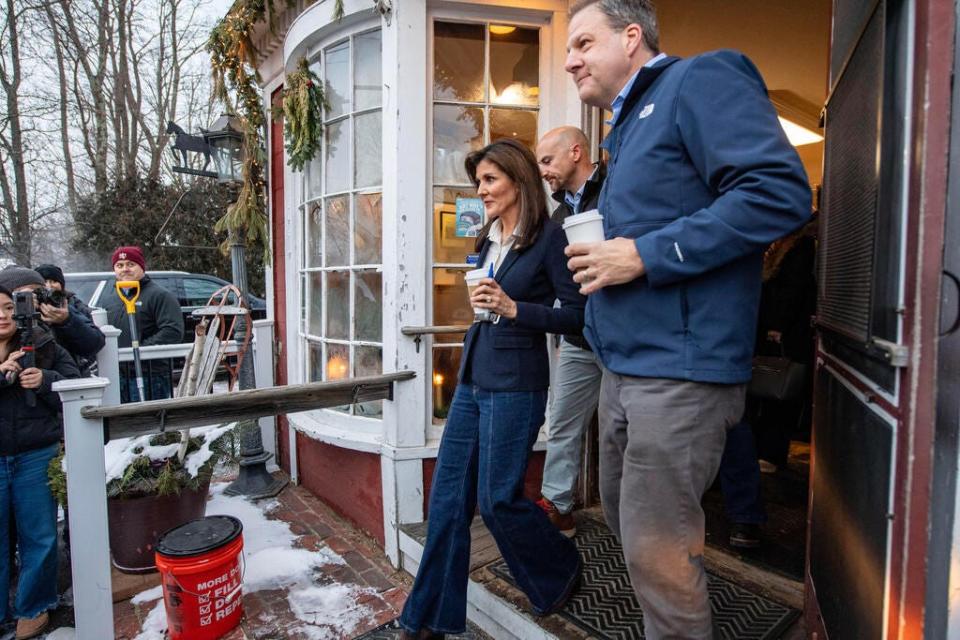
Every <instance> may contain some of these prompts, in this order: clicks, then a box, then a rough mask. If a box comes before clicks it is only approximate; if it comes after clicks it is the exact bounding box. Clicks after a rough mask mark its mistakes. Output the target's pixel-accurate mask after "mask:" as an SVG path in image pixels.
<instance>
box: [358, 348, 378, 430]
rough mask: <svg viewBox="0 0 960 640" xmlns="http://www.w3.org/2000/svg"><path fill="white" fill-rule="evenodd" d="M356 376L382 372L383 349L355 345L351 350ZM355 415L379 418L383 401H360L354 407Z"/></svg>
mask: <svg viewBox="0 0 960 640" xmlns="http://www.w3.org/2000/svg"><path fill="white" fill-rule="evenodd" d="M353 357H354V372H353V375H354V376H356V377H358V378H359V377H361V376H376V375H380V374H381V373H383V350H382V349H380V347H357V348H356V349H355V350H354V352H353ZM354 411H355V413H356V415H358V416H366V417H368V418H379V417H380V416H382V415H383V401H382V400H375V401H373V402H362V403H360V404H358V405H356V407H355V409H354Z"/></svg>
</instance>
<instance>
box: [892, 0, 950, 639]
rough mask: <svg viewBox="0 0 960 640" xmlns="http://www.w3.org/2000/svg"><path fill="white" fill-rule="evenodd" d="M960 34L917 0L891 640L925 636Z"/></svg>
mask: <svg viewBox="0 0 960 640" xmlns="http://www.w3.org/2000/svg"><path fill="white" fill-rule="evenodd" d="M953 35H954V4H953V2H950V1H948V0H925V1H921V2H917V3H916V32H915V38H916V43H917V44H916V50H915V62H914V65H913V66H914V73H915V78H914V86H913V91H914V94H913V113H914V123H913V127H914V128H913V131H911V132H910V138H909V139H910V145H911V146H910V149H911V152H912V154H911V155H912V163H911V167H910V176H909V185H910V186H909V194H908V198H909V204H908V217H907V221H908V224H907V243H906V247H907V255H906V264H907V280H906V282H905V283H904V284H905V293H906V296H905V300H906V314H905V316H904V320H905V323H904V326H905V329H906V330H905V335H904V342H905V343H906V344H907V345H909V346H910V353H911V356H912V362H911V364H912V365H914V366H912V367H911V368H909V369H907V371H906V375H905V384H903V385H902V388H901V395H900V406H901V407H902V408H903V409H902V410H903V415H904V416H905V417H906V422H905V428H901V429H900V430H899V431H898V437H897V470H896V474H897V475H896V477H895V483H896V484H895V486H896V487H897V492H896V496H895V506H894V514H895V516H896V517H895V518H894V521H893V539H892V546H891V550H892V551H891V558H890V561H891V597H890V607H889V618H888V624H889V627H888V628H889V632H888V634H887V638H888V640H922V638H923V626H924V625H923V622H924V603H925V595H926V594H925V591H926V560H927V546H928V523H929V509H930V490H931V487H930V484H931V481H932V475H933V454H932V448H933V439H934V437H933V436H934V429H935V418H936V384H935V381H936V366H937V359H936V349H937V329H938V319H939V306H940V300H939V298H940V272H941V269H942V248H943V238H944V236H943V226H944V220H945V214H946V194H947V170H948V167H947V153H948V146H949V133H950V88H951V82H950V79H951V73H952V68H953ZM921 243H922V244H921Z"/></svg>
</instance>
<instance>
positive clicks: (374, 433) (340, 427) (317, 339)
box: [287, 20, 388, 443]
mask: <svg viewBox="0 0 960 640" xmlns="http://www.w3.org/2000/svg"><path fill="white" fill-rule="evenodd" d="M373 31H379V32H380V38H381V59H382V57H383V56H384V55H386V53H387V52H386V51H384V48H383V47H384V44H383V30H382V28H381V24H380V21H379V20H365V21H363V22H360V23H357V24H352V25H350V26H349V27H347V28H345V29H341V30H337V31H336V32H333V33H330V34H328V35H326V36H325V37H323V38H321V39H319V40H317V41H315V42H314V43H313V44H312V45H311V46H310V48H309V50H307V51H306V52H304V56H305V57H306V58H307V60H309V61H310V64H311V66H313V65H314V64H316V63H317V62H318V61H319V62H321V68H320V73H319V74H318V76H319V77H320V79H321V82H325V81H326V77H325V76H326V74H325V68H324V67H325V64H324V59H323V57H322V56H323V51H324V50H325V49H328V48H331V47H334V46H336V45H338V44H340V43H343V42H345V41H349V42H350V46H349V69H350V83H351V91H352V90H353V72H354V64H353V62H354V61H353V56H354V50H355V46H354V43H353V41H354V39H355V38H356V37H357V36H361V35H364V34H366V33H371V32H373ZM387 98H388V96H387V93H386V92H385V91H384V93H383V94H382V96H381V101H380V105H379V106H377V107H370V108H364V109H359V110H351V111H348V112H346V113H345V114H341V115H338V116H336V117H334V118H331V119H330V120H325V121H324V126H326V125H327V124H330V123H339V122H348V121H351V120H353V119H355V118H356V117H358V116H362V115H365V114H369V113H380V114H381V126H382V114H383V110H384V109H385V108H386V106H387V105H386V102H387ZM350 102H351V109H354V105H355V104H356V96H354V95H351V100H350ZM325 115H326V114H325ZM347 139H348V142H349V149H348V154H347V155H348V163H349V167H350V168H349V171H350V183H351V184H352V183H353V180H354V176H353V171H354V166H353V162H354V144H355V138H354V128H353V126H352V124H351V125H350V127H349V137H348V138H347ZM381 143H382V135H381ZM324 144H325V141H324ZM318 153H319V154H321V155H320V157H321V158H322V159H323V166H322V169H321V181H322V184H323V185H324V187H323V188H322V189H321V191H320V193H321V195H319V196H316V197H310V194H309V193H308V190H307V172H308V171H309V169H308V167H304V170H303V171H299V172H292V176H293V180H292V183H293V184H294V185H295V189H294V190H295V192H296V202H295V205H294V208H293V209H294V210H293V216H291V217H289V218H288V221H287V222H288V225H291V226H292V228H293V229H294V236H295V238H296V242H295V254H294V256H293V264H292V265H290V266H292V267H293V272H294V278H295V281H296V293H295V296H288V298H287V309H288V312H289V311H294V310H295V314H296V315H295V317H294V318H291V319H292V320H293V322H292V323H290V324H292V325H293V327H291V328H295V329H296V339H295V343H296V344H295V347H294V349H293V350H294V351H295V353H293V354H290V356H291V358H290V359H291V361H292V364H293V366H294V371H293V373H294V374H295V377H292V379H294V380H298V381H300V382H307V381H308V380H309V371H308V368H309V366H310V344H311V343H312V344H320V345H323V347H322V349H323V351H322V356H321V357H322V358H323V361H324V363H325V362H326V357H327V355H326V354H327V345H328V344H336V345H344V346H347V347H348V349H350V351H351V352H352V351H353V349H354V347H375V348H379V349H381V361H383V360H385V359H386V354H385V353H384V351H383V349H384V341H383V340H384V336H383V330H384V327H383V325H384V323H383V317H382V313H383V311H382V307H381V321H380V326H381V341H380V342H372V341H367V340H355V339H354V337H355V336H354V335H353V334H354V324H353V319H352V316H350V318H349V337H348V339H346V340H343V339H332V338H325V337H322V336H316V335H313V334H311V333H309V326H308V324H307V321H306V305H309V303H310V300H309V294H308V290H307V289H306V282H307V279H308V277H309V274H310V273H328V272H332V271H339V272H342V273H358V274H359V273H361V272H365V271H371V270H375V271H376V272H377V273H380V274H381V285H380V286H381V288H380V296H381V298H380V299H381V305H382V304H383V300H384V288H383V279H382V274H383V262H382V261H383V259H384V257H385V256H384V247H383V246H382V245H381V263H380V264H369V265H368V264H364V265H361V264H352V262H353V256H354V251H355V247H354V241H353V240H354V238H353V229H354V224H355V220H354V218H355V210H354V198H355V196H357V195H363V194H365V193H380V194H381V195H382V194H383V181H382V179H381V184H380V185H379V186H377V187H363V188H354V187H351V188H349V189H347V190H345V191H338V192H335V193H325V192H324V191H325V186H326V185H325V183H326V158H325V157H324V156H323V155H322V154H325V147H324V146H321V148H320V149H319V150H318ZM382 170H383V161H382V150H381V171H382ZM337 196H345V197H347V199H348V206H349V226H348V228H349V231H348V234H349V247H350V259H349V262H350V263H351V264H349V265H344V266H337V267H328V266H321V267H307V266H306V254H305V251H306V249H307V244H308V237H307V233H306V229H307V214H308V212H309V209H310V207H311V206H312V205H313V204H315V203H322V202H323V201H324V200H325V199H327V198H333V197H337ZM381 206H382V205H381ZM322 224H323V225H324V227H323V228H324V229H326V227H325V225H326V210H325V208H324V213H323V218H322ZM382 231H383V222H382V220H381V234H382ZM381 241H382V242H383V241H384V240H383V239H382V240H381ZM325 259H326V251H325V248H324V260H325ZM288 264H289V263H288ZM324 280H325V278H324ZM350 280H351V285H350V286H349V292H348V293H349V304H350V309H353V308H354V305H355V294H356V291H355V288H356V287H355V286H354V285H353V278H350ZM326 293H327V288H326V286H324V301H323V303H322V311H321V319H320V322H321V325H322V326H323V327H324V328H325V327H326V320H327V316H326V314H327V302H326ZM291 298H292V299H293V301H294V302H293V303H292V304H291ZM290 324H288V326H290ZM290 342H293V341H292V340H291V341H290ZM352 362H353V359H352V358H351V365H350V366H351V371H350V375H351V376H352V367H353V366H354V365H353V364H352ZM325 376H326V371H324V377H325ZM353 411H354V407H352V406H351V408H350V411H349V412H343V411H338V410H335V409H318V410H315V411H311V412H308V413H307V414H304V415H301V416H299V417H298V420H296V422H297V425H296V426H297V429H298V430H300V431H305V432H307V433H312V434H313V435H316V436H320V435H322V434H323V433H324V432H325V431H326V430H328V428H329V429H333V430H334V433H332V434H328V435H331V436H332V437H333V439H334V440H335V441H339V440H341V439H354V437H357V436H359V438H360V439H361V440H370V442H371V443H373V442H375V439H379V436H380V435H381V433H382V424H383V418H382V416H380V417H371V416H363V415H355V414H354V413H353ZM336 432H340V433H336ZM321 439H324V440H326V439H327V438H321Z"/></svg>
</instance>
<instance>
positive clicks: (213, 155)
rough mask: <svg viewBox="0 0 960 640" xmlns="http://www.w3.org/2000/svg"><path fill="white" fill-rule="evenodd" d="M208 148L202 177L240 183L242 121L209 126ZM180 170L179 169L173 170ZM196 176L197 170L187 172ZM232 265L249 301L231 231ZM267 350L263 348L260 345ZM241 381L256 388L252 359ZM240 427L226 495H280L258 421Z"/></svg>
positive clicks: (243, 323)
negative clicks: (209, 166)
mask: <svg viewBox="0 0 960 640" xmlns="http://www.w3.org/2000/svg"><path fill="white" fill-rule="evenodd" d="M201 131H202V133H203V141H204V143H205V144H206V149H205V150H204V151H200V152H201V153H203V152H205V154H206V155H208V156H209V157H210V159H212V160H213V164H214V168H215V172H203V173H201V174H200V175H206V176H208V177H216V178H217V180H219V181H220V182H240V181H241V180H242V174H243V163H244V160H245V158H244V139H243V135H244V134H243V122H242V121H241V120H240V118H238V117H237V116H236V115H233V114H223V115H221V116H220V117H219V118H217V120H216V121H215V122H214V123H213V124H212V125H211V126H210V128H209V129H201ZM174 169H175V170H176V169H177V168H176V167H175V168H174ZM186 173H194V174H195V175H196V174H197V172H195V171H186ZM229 233H230V236H229V241H230V266H231V268H232V271H233V284H234V285H236V287H237V289H239V290H240V294H241V295H242V296H243V299H244V300H246V299H247V293H248V292H247V266H246V260H245V256H244V252H245V247H244V237H243V235H242V232H241V230H239V229H230V232H229ZM249 322H250V320H249V315H243V316H240V318H238V324H237V330H236V332H235V334H234V335H235V337H236V339H237V342H238V343H239V342H242V341H243V339H244V337H245V336H246V332H247V331H250V330H251V327H250V325H249ZM260 346H261V347H264V345H260ZM238 382H239V383H240V388H241V389H254V388H256V386H257V385H256V379H255V376H254V371H253V358H251V357H246V356H245V357H244V358H243V360H242V361H241V363H240V372H239V375H238ZM239 427H240V474H239V475H238V477H237V479H236V480H234V481H233V482H231V483H230V486H228V487H227V488H226V489H225V490H224V493H227V494H229V495H243V496H247V497H249V498H254V499H256V498H267V497H272V496H275V495H277V494H278V493H280V490H281V489H283V487H284V486H286V484H287V481H286V480H284V479H282V478H274V477H273V476H272V475H270V473H268V472H267V467H266V463H267V461H268V460H269V459H270V456H271V454H270V453H268V452H267V451H265V450H264V448H263V435H262V434H261V432H260V424H259V422H257V421H256V420H245V421H242V422H241V423H240V425H239Z"/></svg>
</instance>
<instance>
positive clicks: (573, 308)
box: [459, 220, 586, 391]
mask: <svg viewBox="0 0 960 640" xmlns="http://www.w3.org/2000/svg"><path fill="white" fill-rule="evenodd" d="M566 246H567V237H566V235H565V234H564V232H563V229H561V228H560V225H558V224H557V223H555V222H552V221H549V220H547V221H546V222H544V225H543V229H541V231H540V234H539V235H538V236H537V240H536V242H534V243H533V244H532V245H531V246H529V247H527V248H525V249H523V250H522V251H517V250H516V249H511V250H510V251H509V252H508V253H507V256H506V257H505V258H504V259H503V262H502V263H501V264H500V268H499V269H498V270H497V273H496V275H495V277H494V279H495V280H496V281H497V283H498V284H499V285H500V287H501V288H502V289H503V290H504V292H505V293H506V294H507V295H508V296H510V298H511V299H512V300H513V301H514V302H516V303H517V317H516V318H514V319H513V320H508V319H507V318H501V319H500V322H498V323H496V324H494V323H492V322H476V323H474V324H473V326H472V327H470V330H469V331H467V335H466V337H465V338H464V345H463V358H462V359H461V361H460V374H459V378H460V382H461V383H464V384H475V385H477V386H478V387H480V388H482V389H487V390H490V391H541V390H544V389H546V388H547V387H548V386H550V365H549V360H548V357H547V341H546V335H545V334H546V333H547V332H550V333H558V334H579V333H581V331H582V330H583V308H584V306H585V305H586V299H585V298H584V297H583V296H582V295H580V293H579V289H580V287H579V285H577V284H576V283H575V282H574V281H573V274H572V273H571V272H570V271H569V270H568V269H567V257H566V256H565V255H564V253H563V250H564V248H565V247H566ZM489 248H490V241H489V240H486V241H485V242H484V243H483V246H482V247H481V249H480V258H479V261H478V264H481V265H482V264H483V262H484V259H485V258H486V254H487V250H488V249H489ZM557 299H559V300H560V305H561V306H560V307H559V308H554V306H553V303H554V301H555V300H557Z"/></svg>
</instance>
